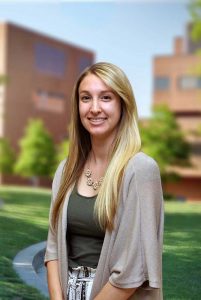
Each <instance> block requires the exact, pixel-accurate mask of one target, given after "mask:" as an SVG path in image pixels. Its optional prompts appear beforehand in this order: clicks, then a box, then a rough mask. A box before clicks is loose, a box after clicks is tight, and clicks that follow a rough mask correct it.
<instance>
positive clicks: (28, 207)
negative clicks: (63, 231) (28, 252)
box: [0, 187, 50, 300]
mask: <svg viewBox="0 0 201 300" xmlns="http://www.w3.org/2000/svg"><path fill="white" fill-rule="evenodd" d="M0 198H1V199H3V200H4V203H5V204H4V206H3V207H2V209H0V245H1V246H0V300H7V299H9V300H11V299H12V300H44V299H46V298H45V297H43V296H41V294H40V293H39V292H38V291H37V290H35V289H33V288H31V287H29V286H27V285H25V284H23V283H22V281H21V280H20V279H19V278H18V276H17V275H16V273H15V272H14V270H13V268H12V260H13V258H14V256H15V255H16V254H17V252H18V251H19V250H21V249H23V248H25V247H27V246H30V245H32V244H35V243H38V242H40V241H43V240H45V239H46V237H47V226H48V220H47V216H48V211H49V203H50V191H48V190H42V189H37V190H34V189H28V188H23V189H22V188H15V187H13V188H11V187H9V188H6V187H0Z"/></svg>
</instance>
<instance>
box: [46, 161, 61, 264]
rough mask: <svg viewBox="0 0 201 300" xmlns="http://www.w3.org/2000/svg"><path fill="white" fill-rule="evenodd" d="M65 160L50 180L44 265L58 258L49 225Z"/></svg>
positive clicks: (52, 232) (55, 235)
mask: <svg viewBox="0 0 201 300" xmlns="http://www.w3.org/2000/svg"><path fill="white" fill-rule="evenodd" d="M65 161H66V160H63V161H61V162H60V164H59V166H58V168H57V170H56V172H55V175H54V178H53V181H52V195H51V204H50V211H49V229H48V237H47V245H46V251H45V258H44V263H45V266H46V264H47V262H48V261H50V260H56V259H58V253H57V234H56V232H55V230H54V229H53V227H52V225H51V217H52V210H53V205H54V201H55V199H56V196H57V193H58V191H59V186H60V182H61V177H62V172H63V167H64V164H65Z"/></svg>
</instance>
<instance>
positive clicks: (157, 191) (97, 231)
mask: <svg viewBox="0 0 201 300" xmlns="http://www.w3.org/2000/svg"><path fill="white" fill-rule="evenodd" d="M71 117H72V119H71V126H70V150H69V156H68V158H67V159H66V160H64V161H62V162H61V163H60V165H59V166H58V169H57V171H56V173H55V177H54V180H53V186H52V202H51V207H50V225H49V233H48V240H47V248H46V254H45V264H46V266H47V273H48V286H49V293H50V299H51V300H62V299H64V300H67V299H69V300H81V299H83V300H85V299H86V300H89V299H90V300H126V299H133V300H134V299H138V300H146V299H147V300H148V299H149V300H161V299H163V296H162V259H161V257H162V239H163V195H162V188H161V179H160V172H159V168H158V165H157V163H156V162H155V161H154V160H153V159H152V158H151V157H149V156H148V155H146V154H144V153H143V152H140V148H141V140H140V135H139V130H138V124H137V108H136V103H135V99H134V95H133V91H132V87H131V85H130V83H129V81H128V79H127V77H126V75H125V74H124V72H123V71H122V70H121V69H120V68H118V67H117V66H115V65H113V64H110V63H104V62H102V63H96V64H94V65H92V66H91V67H89V68H87V69H86V70H85V71H84V72H83V73H82V74H81V75H80V77H79V78H78V80H77V83H76V84H75V87H74V91H73V94H72V111H71ZM153 142H154V141H153Z"/></svg>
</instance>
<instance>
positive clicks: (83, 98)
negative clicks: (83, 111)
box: [81, 96, 90, 102]
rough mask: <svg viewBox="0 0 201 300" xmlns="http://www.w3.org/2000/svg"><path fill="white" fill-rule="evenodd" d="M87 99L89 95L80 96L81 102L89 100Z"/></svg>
mask: <svg viewBox="0 0 201 300" xmlns="http://www.w3.org/2000/svg"><path fill="white" fill-rule="evenodd" d="M89 99H90V97H89V96H82V97H81V100H82V101H83V102H87V101H89Z"/></svg>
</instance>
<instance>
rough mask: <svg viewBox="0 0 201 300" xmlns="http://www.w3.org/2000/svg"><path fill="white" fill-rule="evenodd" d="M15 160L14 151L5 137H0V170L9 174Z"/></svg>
mask: <svg viewBox="0 0 201 300" xmlns="http://www.w3.org/2000/svg"><path fill="white" fill-rule="evenodd" d="M14 162H15V155H14V151H13V149H12V148H11V146H10V144H9V142H8V141H7V140H6V139H5V138H0V172H1V173H3V174H11V173H12V172H13V165H14Z"/></svg>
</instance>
